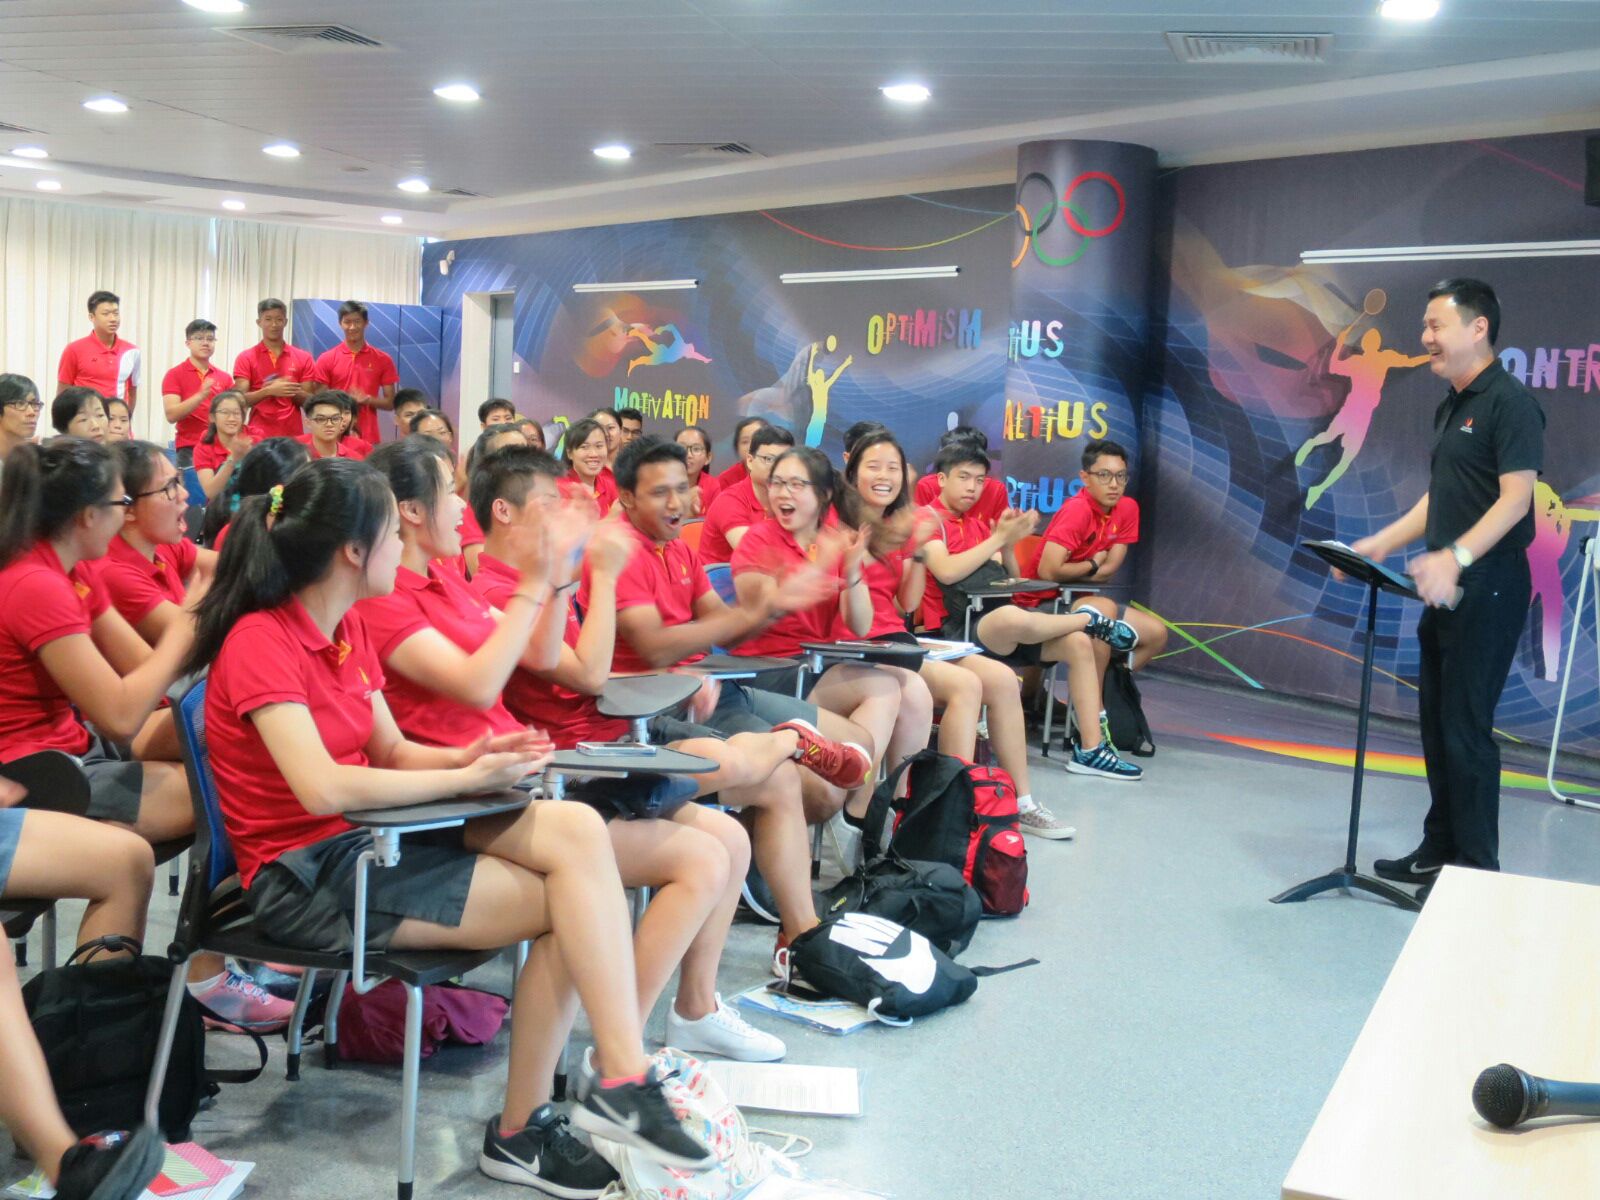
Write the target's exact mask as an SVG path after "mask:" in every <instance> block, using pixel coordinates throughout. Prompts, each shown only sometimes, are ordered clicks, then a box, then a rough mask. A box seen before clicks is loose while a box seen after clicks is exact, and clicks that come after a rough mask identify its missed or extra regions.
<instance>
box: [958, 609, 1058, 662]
mask: <svg viewBox="0 0 1600 1200" xmlns="http://www.w3.org/2000/svg"><path fill="white" fill-rule="evenodd" d="M978 624H979V622H977V621H974V622H973V624H972V640H973V642H974V643H975V644H976V645H978V646H980V647H982V649H983V652H984V653H985V654H987V655H988V656H989V657H990V658H993V659H996V660H997V661H999V662H1003V663H1005V665H1006V666H1008V667H1014V668H1016V669H1017V670H1019V671H1022V670H1026V669H1027V668H1029V667H1037V666H1038V665H1039V664H1040V663H1041V662H1042V661H1043V659H1042V658H1041V657H1040V653H1041V652H1040V648H1039V643H1038V642H1032V643H1023V642H1018V643H1017V648H1016V649H1015V650H1011V651H1008V652H1007V653H1005V654H1001V653H1000V652H999V651H998V650H995V649H992V648H991V647H990V646H989V645H988V644H987V643H985V642H984V640H983V635H982V634H980V633H979V632H978ZM952 640H954V641H958V642H959V641H960V640H961V636H960V634H959V633H957V634H956V636H955V637H954V638H953V639H952Z"/></svg>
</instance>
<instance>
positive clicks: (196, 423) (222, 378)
mask: <svg viewBox="0 0 1600 1200" xmlns="http://www.w3.org/2000/svg"><path fill="white" fill-rule="evenodd" d="M202 382H204V383H205V384H206V385H207V389H208V395H207V396H206V398H205V399H204V400H202V401H200V403H199V404H196V405H195V406H194V411H193V412H191V413H190V414H189V415H188V416H186V417H179V418H178V425H177V429H178V432H177V435H176V436H175V437H174V438H173V442H174V444H176V446H177V447H178V449H179V450H183V449H185V448H187V447H189V446H193V445H195V444H196V443H197V442H199V440H200V439H201V438H203V437H204V436H205V433H206V426H207V425H209V424H210V423H211V397H212V396H215V395H216V394H217V393H218V392H225V391H227V390H228V389H229V388H231V387H232V386H233V376H232V375H229V374H228V373H227V372H226V371H224V370H223V369H222V368H221V367H219V366H217V365H216V364H215V363H213V364H212V365H211V366H209V367H208V368H207V369H206V372H205V374H204V375H202V374H201V373H200V368H199V367H197V366H195V365H194V363H192V362H190V361H189V360H188V359H184V360H183V361H182V362H181V363H179V364H178V365H177V366H175V367H173V368H172V370H170V371H168V372H167V373H166V375H165V376H164V377H163V378H162V380H161V394H162V395H163V396H176V397H177V398H178V399H180V400H186V399H188V398H189V397H190V396H192V395H194V394H195V393H196V392H198V391H199V390H200V384H201V383H202Z"/></svg>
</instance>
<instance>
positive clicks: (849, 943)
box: [788, 912, 978, 1025]
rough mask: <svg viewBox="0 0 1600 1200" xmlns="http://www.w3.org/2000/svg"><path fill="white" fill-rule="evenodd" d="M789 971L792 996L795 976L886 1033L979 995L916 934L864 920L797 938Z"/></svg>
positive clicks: (854, 918)
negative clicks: (887, 1027) (852, 1006)
mask: <svg viewBox="0 0 1600 1200" xmlns="http://www.w3.org/2000/svg"><path fill="white" fill-rule="evenodd" d="M789 969H790V972H791V978H790V980H789V981H788V982H789V985H790V987H791V988H792V987H793V986H794V980H793V976H794V975H799V976H800V979H801V983H802V984H803V985H805V986H809V987H810V988H813V989H815V990H816V991H818V992H820V993H822V994H823V995H825V996H837V997H839V998H840V999H842V1000H849V1001H852V1002H854V1003H856V1004H859V1005H861V1006H862V1007H863V1008H865V1009H866V1010H867V1011H868V1012H870V1013H871V1014H872V1015H873V1016H874V1017H876V1018H877V1019H878V1020H880V1021H883V1022H885V1023H886V1024H891V1025H905V1024H910V1023H911V1020H912V1018H914V1017H921V1016H926V1015H927V1014H928V1013H933V1012H938V1011H939V1010H940V1009H941V1008H948V1007H949V1006H950V1005H952V1004H960V1003H962V1002H963V1001H965V1000H966V999H967V997H969V996H971V995H972V993H973V992H975V991H976V990H977V988H978V977H977V976H976V975H974V974H973V973H972V972H971V971H969V970H968V969H967V968H966V967H964V966H962V965H961V964H960V963H958V962H956V961H955V960H954V959H952V958H951V957H950V956H949V955H947V954H945V953H944V951H942V950H940V949H939V948H938V947H937V946H935V945H934V944H933V943H932V942H930V941H929V940H928V939H927V938H925V937H923V936H922V935H921V934H920V933H915V932H913V931H912V930H910V929H907V928H905V927H904V926H903V925H898V924H896V923H895V922H893V921H891V920H888V919H887V918H885V917H875V916H872V915H871V914H869V913H854V912H853V913H845V914H844V915H843V916H839V917H830V918H828V919H827V920H824V921H823V922H822V924H820V925H818V926H816V927H815V928H813V929H809V930H807V931H806V932H805V933H802V934H801V935H800V936H799V937H797V938H795V939H794V942H793V943H792V944H791V945H790V947H789Z"/></svg>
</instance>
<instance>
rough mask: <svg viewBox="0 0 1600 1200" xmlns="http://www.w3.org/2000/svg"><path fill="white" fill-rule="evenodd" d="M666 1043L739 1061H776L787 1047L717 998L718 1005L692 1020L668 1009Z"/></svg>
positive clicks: (674, 1010) (698, 1052)
mask: <svg viewBox="0 0 1600 1200" xmlns="http://www.w3.org/2000/svg"><path fill="white" fill-rule="evenodd" d="M667 1045H669V1046H676V1047H678V1049H680V1050H687V1051H688V1052H689V1053H690V1054H715V1055H718V1056H720V1057H722V1058H731V1059H734V1060H736V1061H738V1062H777V1061H778V1060H779V1059H780V1058H782V1057H783V1056H784V1055H785V1054H787V1053H788V1048H787V1047H786V1046H784V1044H783V1041H782V1039H780V1038H775V1037H773V1036H772V1034H770V1033H766V1032H764V1031H762V1030H760V1029H757V1028H756V1027H755V1026H754V1025H752V1024H750V1022H748V1021H746V1020H745V1019H744V1018H743V1017H741V1016H740V1015H739V1014H738V1013H736V1012H734V1011H733V1009H731V1008H729V1007H728V1006H727V1005H726V1004H724V1003H723V1002H722V997H721V996H720V995H719V996H718V997H717V1007H716V1008H715V1009H714V1010H713V1011H712V1012H711V1013H710V1014H709V1015H708V1016H704V1017H701V1018H699V1019H698V1020H695V1021H691V1020H690V1019H689V1018H688V1017H680V1016H679V1015H678V1010H677V1009H676V1008H671V1009H668V1010H667Z"/></svg>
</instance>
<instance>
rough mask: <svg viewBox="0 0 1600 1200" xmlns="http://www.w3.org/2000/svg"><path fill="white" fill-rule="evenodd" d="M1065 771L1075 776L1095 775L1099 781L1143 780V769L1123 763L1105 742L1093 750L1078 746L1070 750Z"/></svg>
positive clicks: (1129, 763)
mask: <svg viewBox="0 0 1600 1200" xmlns="http://www.w3.org/2000/svg"><path fill="white" fill-rule="evenodd" d="M1066 765H1067V770H1069V771H1071V772H1073V773H1074V774H1077V775H1095V776H1098V777H1099V778H1101V779H1116V780H1122V781H1126V782H1132V781H1133V780H1136V779H1143V778H1144V768H1143V767H1136V766H1134V765H1133V764H1132V763H1131V762H1123V761H1122V759H1121V758H1119V757H1118V756H1117V752H1116V751H1115V750H1113V749H1112V748H1111V747H1110V746H1109V745H1107V744H1106V743H1105V742H1101V743H1100V744H1099V745H1098V746H1096V747H1095V748H1094V749H1093V750H1084V749H1081V748H1080V747H1078V746H1074V747H1073V748H1072V757H1071V758H1069V759H1068V760H1067V764H1066Z"/></svg>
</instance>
